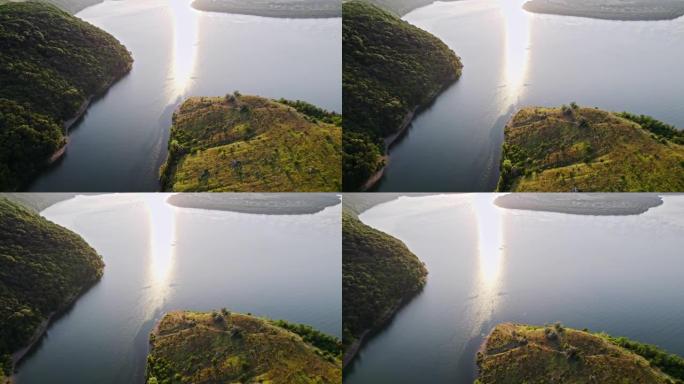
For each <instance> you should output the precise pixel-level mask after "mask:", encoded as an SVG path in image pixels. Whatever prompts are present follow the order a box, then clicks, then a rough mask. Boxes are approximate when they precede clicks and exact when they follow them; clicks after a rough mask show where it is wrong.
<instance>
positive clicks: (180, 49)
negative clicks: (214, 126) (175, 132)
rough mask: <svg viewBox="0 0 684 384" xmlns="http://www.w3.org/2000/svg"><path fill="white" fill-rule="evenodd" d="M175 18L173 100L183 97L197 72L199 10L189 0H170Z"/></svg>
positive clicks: (170, 6)
mask: <svg viewBox="0 0 684 384" xmlns="http://www.w3.org/2000/svg"><path fill="white" fill-rule="evenodd" d="M168 1H169V8H170V10H171V17H172V19H173V22H172V25H173V63H172V64H171V74H170V76H171V77H172V78H173V90H172V92H171V101H175V100H176V99H178V98H180V97H183V96H184V95H185V92H186V91H187V89H188V87H189V85H190V79H191V78H192V75H193V74H194V72H195V62H196V60H197V44H198V40H197V39H198V34H199V31H198V29H199V25H198V18H199V14H198V12H197V11H196V10H195V9H194V8H192V7H191V6H190V1H188V0H168Z"/></svg>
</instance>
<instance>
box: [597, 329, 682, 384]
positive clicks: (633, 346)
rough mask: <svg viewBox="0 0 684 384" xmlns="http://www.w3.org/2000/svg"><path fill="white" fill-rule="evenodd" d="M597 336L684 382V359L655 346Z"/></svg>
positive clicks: (607, 336) (623, 338)
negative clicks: (627, 350)
mask: <svg viewBox="0 0 684 384" xmlns="http://www.w3.org/2000/svg"><path fill="white" fill-rule="evenodd" d="M599 335H600V336H601V337H603V338H605V339H606V340H608V341H610V342H611V343H613V344H615V345H618V346H620V347H622V348H626V349H629V350H630V351H632V352H634V353H636V354H637V355H639V356H641V357H643V358H645V359H646V360H648V362H649V363H650V365H651V366H653V367H657V368H658V369H660V370H661V371H663V372H665V373H666V374H668V375H669V376H671V377H673V378H675V379H677V380H682V382H684V358H681V357H679V356H677V355H675V354H671V353H667V352H665V351H663V350H662V349H660V348H658V347H656V346H655V345H650V344H644V343H640V342H638V341H634V340H630V339H628V338H626V337H613V336H610V335H607V334H605V333H601V334H599Z"/></svg>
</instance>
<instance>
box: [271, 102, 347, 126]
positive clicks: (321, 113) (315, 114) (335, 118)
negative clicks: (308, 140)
mask: <svg viewBox="0 0 684 384" xmlns="http://www.w3.org/2000/svg"><path fill="white" fill-rule="evenodd" d="M278 102H279V103H280V104H285V105H289V106H290V107H292V108H294V109H296V110H297V112H299V113H303V114H305V115H307V116H309V117H310V118H312V119H314V120H317V121H322V122H324V123H328V124H334V125H337V126H338V127H341V126H342V115H340V114H339V113H335V112H328V111H327V110H325V109H323V108H320V107H317V106H315V105H313V104H311V103H307V102H306V101H302V100H287V99H283V98H281V99H280V100H278Z"/></svg>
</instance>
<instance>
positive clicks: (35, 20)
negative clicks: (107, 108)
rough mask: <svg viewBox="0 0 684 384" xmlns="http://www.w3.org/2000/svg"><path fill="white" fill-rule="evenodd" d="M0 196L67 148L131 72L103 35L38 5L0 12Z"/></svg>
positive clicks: (125, 57) (120, 50)
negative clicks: (89, 106) (76, 126)
mask: <svg viewBox="0 0 684 384" xmlns="http://www.w3.org/2000/svg"><path fill="white" fill-rule="evenodd" d="M0 48H1V49H0V84H2V87H0V190H4V191H8V190H15V189H18V188H20V187H21V186H22V185H23V184H25V183H27V182H28V181H29V180H30V179H31V177H32V176H34V175H35V174H36V172H37V171H38V170H40V169H41V168H43V167H45V165H46V164H47V163H48V162H49V160H50V158H51V157H52V156H53V154H55V153H56V152H57V151H58V150H60V149H61V148H62V147H63V146H64V145H65V144H66V138H65V127H64V125H65V122H67V121H69V120H70V119H73V118H75V117H76V116H77V115H79V114H81V113H83V111H84V108H85V105H86V103H87V101H88V100H89V99H90V98H91V97H93V96H96V95H98V94H100V93H102V92H104V91H105V90H106V89H107V88H109V86H111V85H112V83H114V81H116V80H117V79H119V78H121V77H122V76H124V75H125V74H126V73H128V72H129V71H130V69H131V65H132V61H133V60H132V58H131V56H130V53H129V52H128V51H127V50H126V48H125V47H124V46H123V45H121V44H120V43H119V42H118V41H117V40H116V39H115V38H114V37H113V36H111V35H109V34H108V33H106V32H104V31H103V30H101V29H99V28H97V27H95V26H93V25H91V24H88V23H86V22H85V21H83V20H81V19H79V18H77V17H74V16H71V15H69V14H68V13H66V12H64V11H62V10H60V9H58V8H57V7H55V6H53V5H50V4H47V3H38V2H18V3H15V2H10V3H6V4H2V5H0Z"/></svg>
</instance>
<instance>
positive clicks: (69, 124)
mask: <svg viewBox="0 0 684 384" xmlns="http://www.w3.org/2000/svg"><path fill="white" fill-rule="evenodd" d="M93 97H94V95H90V96H88V97H87V98H86V99H85V101H84V102H83V103H82V104H81V106H80V107H79V108H78V110H77V111H76V114H75V115H74V116H73V117H71V118H70V119H68V120H66V121H65V122H64V123H63V124H62V126H63V127H64V145H62V146H61V147H59V148H58V149H57V150H56V151H55V152H53V153H52V155H50V157H49V158H48V160H47V164H48V165H51V164H54V163H55V162H56V161H57V160H59V159H61V158H62V156H64V154H66V151H67V147H68V146H69V129H71V127H72V126H73V125H74V124H76V122H77V121H79V120H80V119H81V118H82V117H83V115H85V113H86V111H87V110H88V107H89V106H90V103H91V102H92V101H93Z"/></svg>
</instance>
